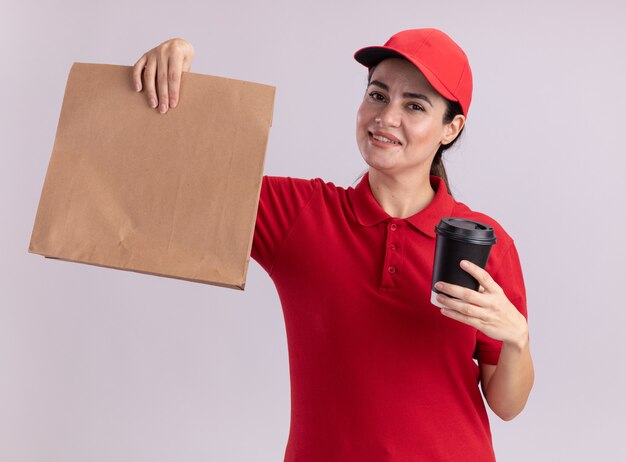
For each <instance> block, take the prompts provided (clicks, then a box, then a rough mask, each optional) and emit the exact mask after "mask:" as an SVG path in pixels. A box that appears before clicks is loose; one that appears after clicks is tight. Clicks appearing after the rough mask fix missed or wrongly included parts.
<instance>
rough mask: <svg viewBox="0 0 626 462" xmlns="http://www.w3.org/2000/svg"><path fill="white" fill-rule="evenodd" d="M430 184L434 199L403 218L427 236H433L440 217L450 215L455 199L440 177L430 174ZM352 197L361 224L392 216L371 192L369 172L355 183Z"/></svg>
mask: <svg viewBox="0 0 626 462" xmlns="http://www.w3.org/2000/svg"><path fill="white" fill-rule="evenodd" d="M430 184H431V186H432V187H433V189H434V190H435V197H434V199H433V200H432V201H431V202H430V204H428V205H427V206H426V207H425V208H424V209H422V210H420V211H419V212H417V213H416V214H415V215H412V216H410V217H407V218H405V219H404V220H406V221H407V222H409V223H410V224H411V225H413V226H414V227H415V228H417V229H418V230H419V231H421V232H422V233H424V234H426V235H427V236H430V237H432V238H435V226H436V225H437V224H438V223H439V221H440V220H441V218H443V217H447V216H450V214H451V213H452V209H453V208H454V203H455V201H454V198H453V197H452V196H451V195H450V194H449V193H448V188H447V187H446V183H445V182H444V181H443V179H442V178H440V177H438V176H433V175H431V176H430ZM353 197H354V200H353V208H354V214H355V216H356V219H357V221H358V222H359V223H360V224H361V225H363V226H373V225H375V224H378V223H380V222H381V221H385V220H390V219H392V218H393V217H391V216H390V215H389V214H388V213H387V212H385V211H384V210H383V208H382V207H381V206H380V204H379V203H378V201H376V198H375V197H374V194H372V189H371V188H370V183H369V172H367V173H365V175H363V178H362V179H361V182H360V183H359V184H358V185H356V188H355V189H354V194H353Z"/></svg>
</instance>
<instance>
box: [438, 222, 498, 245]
mask: <svg viewBox="0 0 626 462" xmlns="http://www.w3.org/2000/svg"><path fill="white" fill-rule="evenodd" d="M435 232H436V233H437V234H440V235H442V236H445V237H447V238H449V239H455V240H457V241H462V242H469V243H472V244H480V245H492V244H495V243H496V233H495V232H494V230H493V228H492V227H491V226H489V225H486V224H484V223H480V222H478V221H472V220H466V219H464V218H455V217H446V218H442V219H441V221H440V222H439V224H438V225H437V226H435Z"/></svg>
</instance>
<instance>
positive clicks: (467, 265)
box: [461, 260, 469, 268]
mask: <svg viewBox="0 0 626 462" xmlns="http://www.w3.org/2000/svg"><path fill="white" fill-rule="evenodd" d="M461 268H469V263H468V262H466V261H465V260H463V261H462V262H461Z"/></svg>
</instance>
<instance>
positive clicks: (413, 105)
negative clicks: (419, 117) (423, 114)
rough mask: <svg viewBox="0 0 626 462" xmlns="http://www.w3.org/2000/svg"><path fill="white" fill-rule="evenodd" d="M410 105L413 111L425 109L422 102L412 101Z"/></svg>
mask: <svg viewBox="0 0 626 462" xmlns="http://www.w3.org/2000/svg"><path fill="white" fill-rule="evenodd" d="M408 107H409V109H411V110H412V111H423V110H424V107H423V106H422V105H421V104H417V103H410V104H409V106H408Z"/></svg>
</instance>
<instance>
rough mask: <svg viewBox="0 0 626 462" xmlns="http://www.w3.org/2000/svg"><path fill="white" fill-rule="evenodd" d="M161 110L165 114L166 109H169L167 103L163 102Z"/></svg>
mask: <svg viewBox="0 0 626 462" xmlns="http://www.w3.org/2000/svg"><path fill="white" fill-rule="evenodd" d="M159 111H161V114H165V111H167V104H165V103H161V107H160V108H159Z"/></svg>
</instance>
